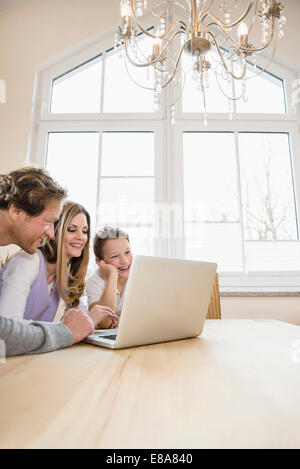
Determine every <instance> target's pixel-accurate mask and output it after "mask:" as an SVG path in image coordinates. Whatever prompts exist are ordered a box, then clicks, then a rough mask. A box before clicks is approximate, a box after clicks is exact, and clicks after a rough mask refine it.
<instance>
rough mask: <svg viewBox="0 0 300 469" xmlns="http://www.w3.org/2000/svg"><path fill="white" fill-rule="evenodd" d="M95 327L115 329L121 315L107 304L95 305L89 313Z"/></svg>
mask: <svg viewBox="0 0 300 469" xmlns="http://www.w3.org/2000/svg"><path fill="white" fill-rule="evenodd" d="M88 315H89V316H90V318H91V319H92V321H93V323H94V324H95V327H96V326H97V327H98V328H99V329H114V328H115V327H118V325H119V316H117V315H116V314H115V313H114V312H113V310H112V309H110V308H108V307H107V306H100V305H95V306H94V307H93V308H92V309H91V310H90V312H89V313H88Z"/></svg>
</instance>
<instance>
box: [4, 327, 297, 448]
mask: <svg viewBox="0 0 300 469" xmlns="http://www.w3.org/2000/svg"><path fill="white" fill-rule="evenodd" d="M0 396H1V399H0V400H1V402H0V447H1V448H154V449H158V448H172V449H176V448H300V327H298V326H294V325H291V324H287V323H284V322H279V321H270V320H265V321H264V320H259V321H258V320H224V319H222V320H209V321H206V323H205V326H204V331H203V334H202V335H201V337H197V338H193V339H188V340H179V341H174V342H168V343H162V344H154V345H148V346H142V347H135V348H129V349H124V350H110V349H105V348H101V347H95V346H92V345H87V344H78V345H76V346H73V347H70V348H68V349H62V350H57V351H55V352H51V353H46V354H40V355H26V356H20V357H10V358H7V359H6V363H3V364H0Z"/></svg>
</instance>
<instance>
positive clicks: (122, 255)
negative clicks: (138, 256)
mask: <svg viewBox="0 0 300 469" xmlns="http://www.w3.org/2000/svg"><path fill="white" fill-rule="evenodd" d="M102 256H103V260H104V262H106V264H112V265H114V266H115V267H116V268H117V269H118V273H119V277H120V278H122V279H128V277H129V272H130V267H131V264H132V259H133V256H132V253H131V250H130V245H129V242H128V240H127V239H126V238H118V239H108V240H107V241H106V242H105V243H104V245H103V247H102Z"/></svg>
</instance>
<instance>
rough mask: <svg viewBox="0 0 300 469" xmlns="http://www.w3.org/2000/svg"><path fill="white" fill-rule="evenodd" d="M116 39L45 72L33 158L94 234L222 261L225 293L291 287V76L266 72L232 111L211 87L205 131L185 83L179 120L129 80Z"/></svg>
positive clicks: (299, 258)
mask: <svg viewBox="0 0 300 469" xmlns="http://www.w3.org/2000/svg"><path fill="white" fill-rule="evenodd" d="M141 41H145V44H146V47H147V39H144V38H141ZM112 42H113V33H112V34H111V36H110V37H106V38H104V39H103V40H101V41H100V42H97V43H95V44H92V45H90V46H89V47H85V48H83V49H82V50H78V52H77V53H73V54H71V55H70V54H69V55H66V56H65V57H64V58H62V57H60V58H59V61H57V64H54V65H53V64H52V65H50V66H45V67H43V68H41V69H40V70H39V71H38V80H37V99H36V103H35V111H34V120H35V124H37V125H35V126H33V128H34V129H38V130H37V133H36V134H34V132H33V134H32V144H31V160H32V161H33V162H34V163H38V164H41V165H44V166H45V167H46V168H47V169H48V170H49V171H50V172H51V174H52V175H53V176H54V177H56V178H57V179H58V181H59V182H61V183H62V184H65V185H66V186H67V188H68V189H69V197H70V198H71V199H74V200H75V201H78V202H81V203H82V204H83V205H85V206H86V208H87V209H88V210H89V212H90V213H91V217H92V221H93V230H94V231H95V230H96V227H99V226H101V225H103V224H110V225H118V226H120V227H122V228H123V229H125V230H127V231H128V232H129V234H130V239H131V243H132V248H133V252H134V253H135V254H148V255H159V256H171V257H179V258H188V259H194V260H203V261H216V262H217V263H218V270H219V272H220V284H221V288H223V289H226V288H227V289H229V290H238V289H251V288H253V289H255V290H257V289H258V288H259V287H263V288H265V289H270V290H272V288H274V289H276V290H279V289H280V288H281V287H282V288H284V289H285V290H286V289H287V288H286V285H289V286H290V287H291V288H293V285H294V286H295V287H296V285H297V284H299V276H300V274H299V270H300V242H299V222H298V209H299V207H300V200H299V193H300V167H299V164H298V165H297V161H296V158H295V155H296V152H297V151H299V136H298V132H297V119H296V117H295V115H294V114H293V113H292V112H291V110H290V105H289V102H288V100H287V99H286V95H287V89H289V87H291V83H292V80H293V79H294V78H295V77H294V75H293V73H292V72H287V71H286V70H284V69H281V68H280V67H279V66H278V65H276V66H275V65H273V67H272V73H271V72H265V71H262V70H261V73H260V74H259V76H257V77H255V78H253V79H250V80H248V85H247V93H248V101H247V102H245V101H243V100H238V101H236V102H235V104H234V105H233V106H232V105H231V106H229V105H228V100H227V99H226V97H224V95H222V93H220V91H219V88H218V86H217V83H216V82H214V81H213V80H212V81H211V83H210V88H209V89H208V90H207V117H208V125H205V123H204V121H203V108H202V102H201V96H200V94H199V92H197V90H196V89H195V87H194V86H193V83H192V78H191V77H189V76H188V77H187V78H186V86H185V88H184V91H183V93H182V97H181V99H180V100H178V102H177V103H176V108H175V122H174V121H173V120H172V119H171V115H170V110H169V108H167V107H166V108H164V107H161V108H159V109H158V110H157V109H156V110H155V108H154V107H153V93H152V92H151V91H148V90H144V89H142V88H139V87H137V86H136V85H135V84H134V83H133V82H132V81H131V79H130V78H129V77H128V74H127V71H126V70H125V67H124V61H123V58H122V57H121V58H120V57H119V52H117V51H115V50H114V49H113V48H112V47H111V44H112ZM248 68H249V69H253V65H252V64H250V63H249V64H248ZM239 92H240V90H239V89H238V88H236V89H235V90H234V93H235V94H236V95H238V94H239ZM35 155H38V156H37V157H35ZM297 194H298V195H297ZM297 197H298V198H297Z"/></svg>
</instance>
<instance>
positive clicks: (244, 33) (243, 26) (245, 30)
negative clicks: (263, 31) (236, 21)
mask: <svg viewBox="0 0 300 469" xmlns="http://www.w3.org/2000/svg"><path fill="white" fill-rule="evenodd" d="M248 32H249V31H248V26H247V25H246V23H244V22H243V21H242V23H241V24H240V25H239V27H238V37H241V36H247V34H248Z"/></svg>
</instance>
